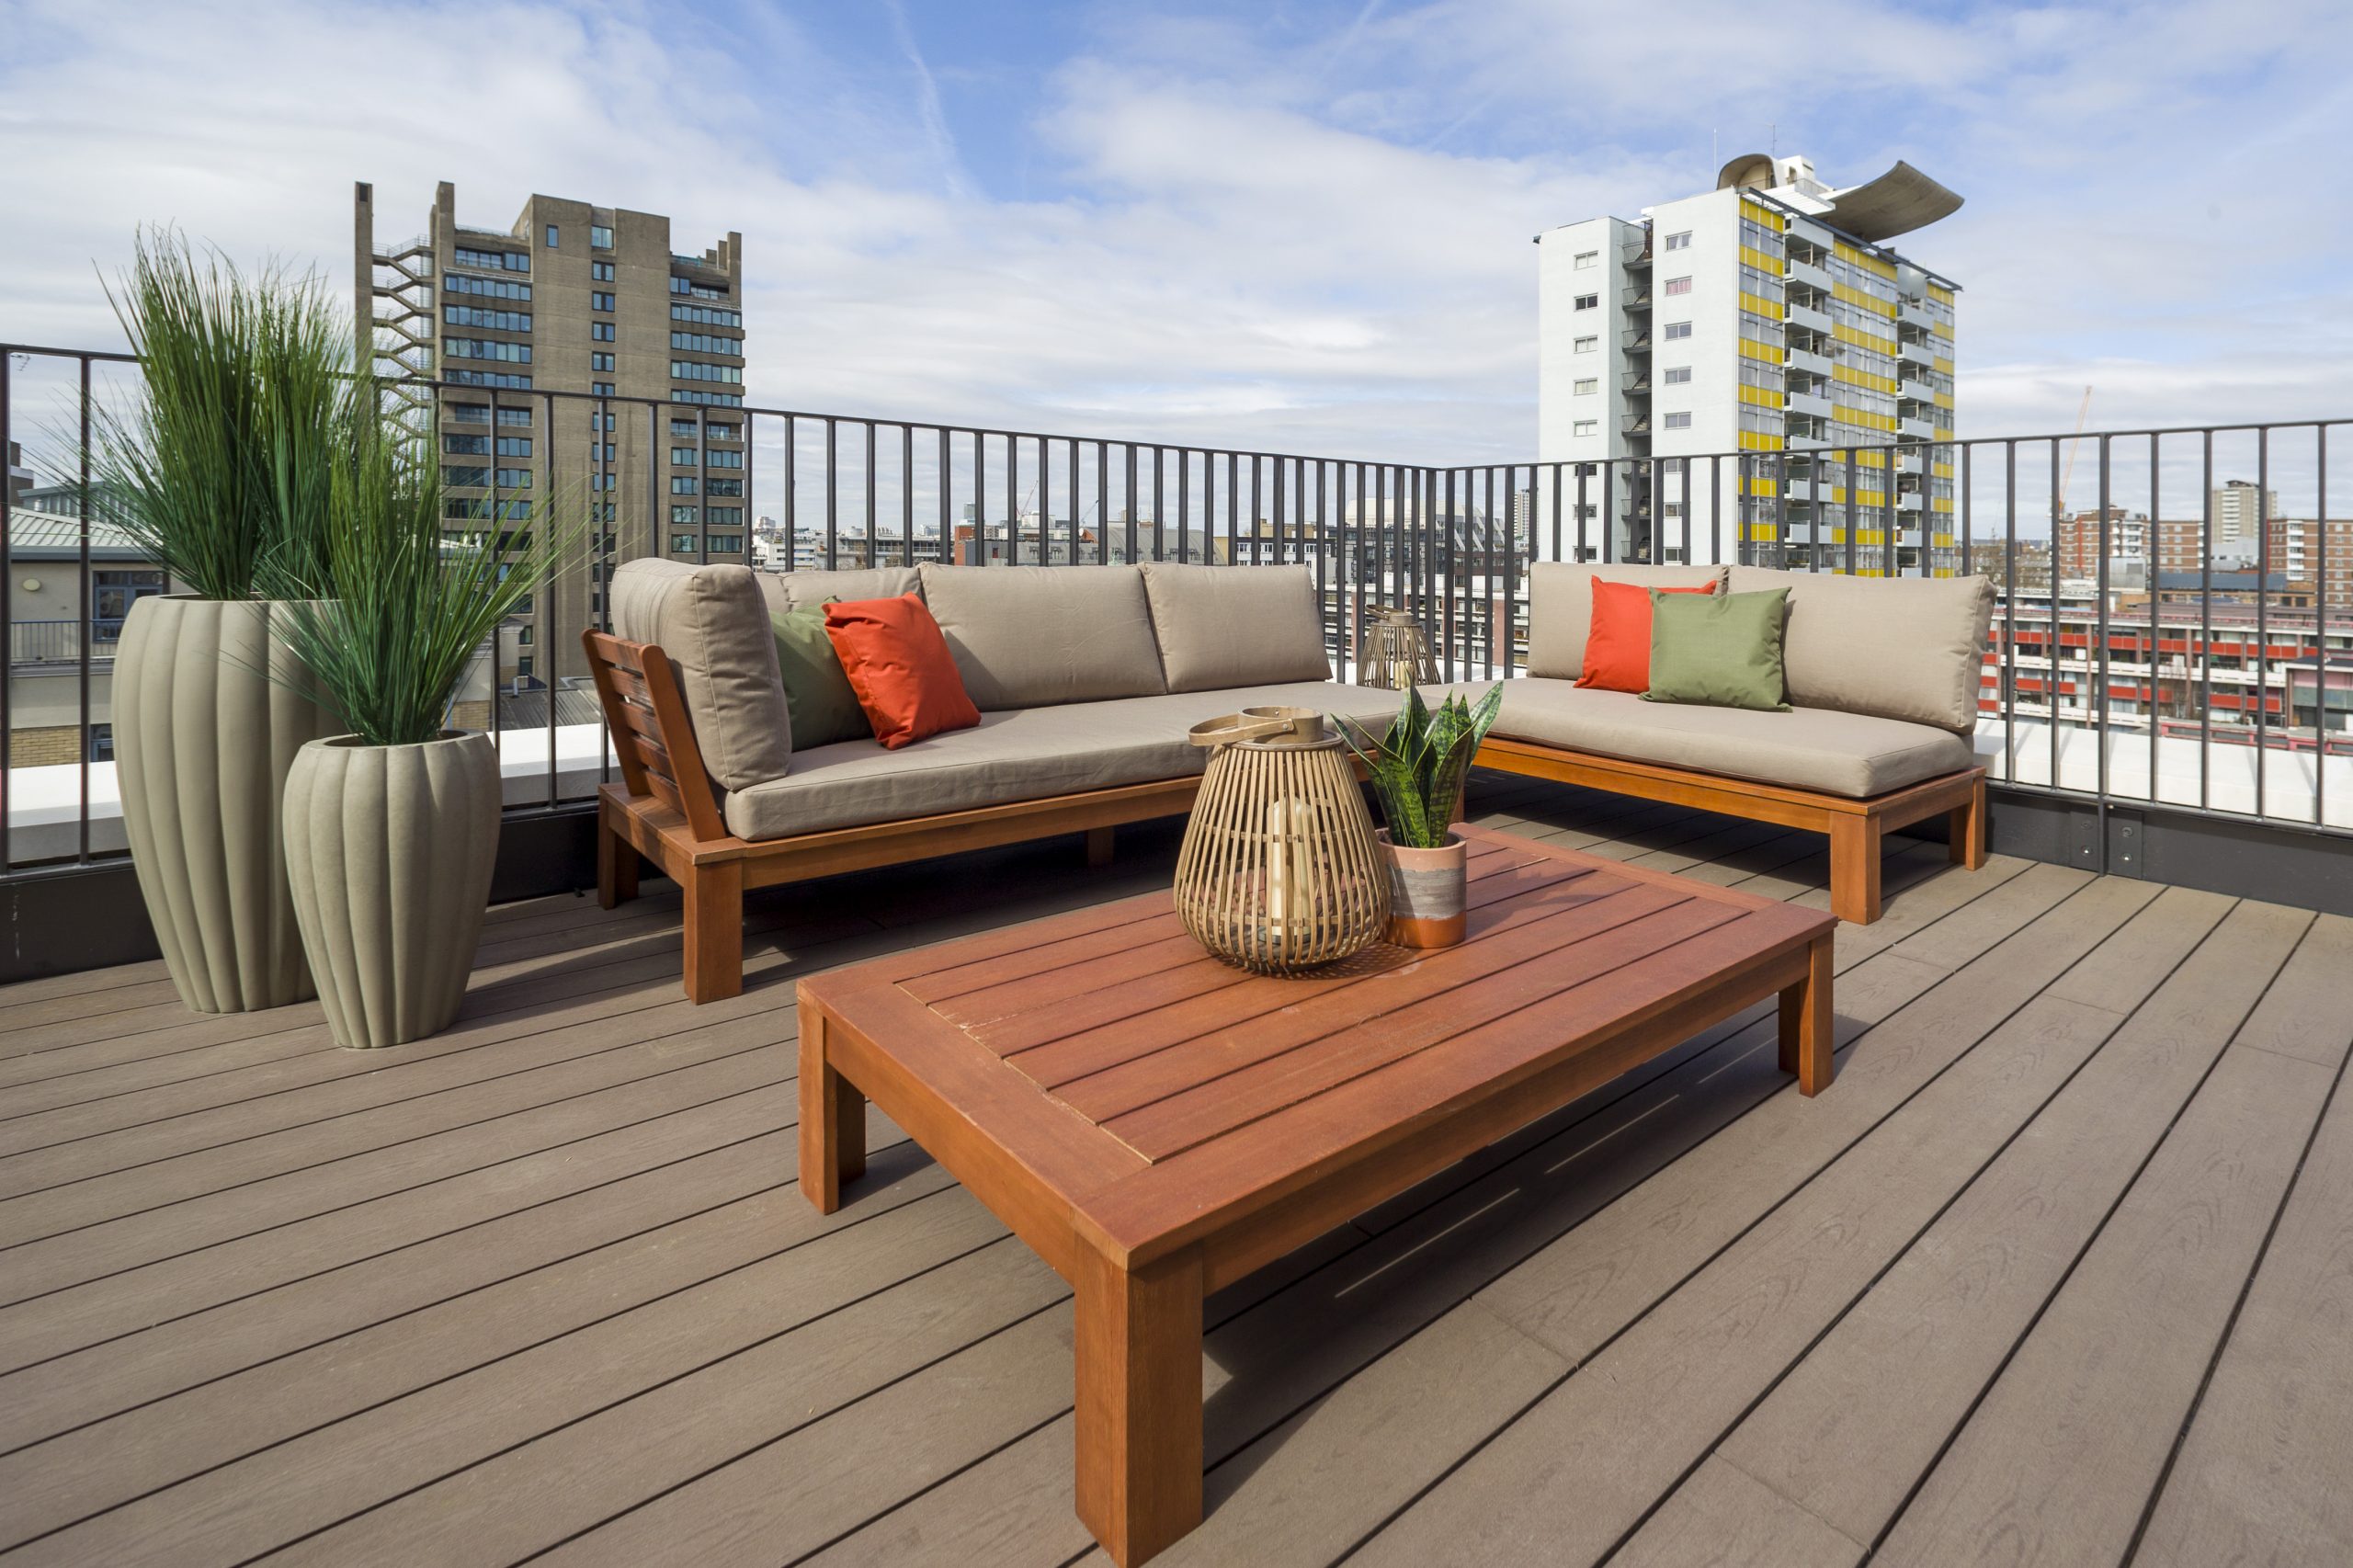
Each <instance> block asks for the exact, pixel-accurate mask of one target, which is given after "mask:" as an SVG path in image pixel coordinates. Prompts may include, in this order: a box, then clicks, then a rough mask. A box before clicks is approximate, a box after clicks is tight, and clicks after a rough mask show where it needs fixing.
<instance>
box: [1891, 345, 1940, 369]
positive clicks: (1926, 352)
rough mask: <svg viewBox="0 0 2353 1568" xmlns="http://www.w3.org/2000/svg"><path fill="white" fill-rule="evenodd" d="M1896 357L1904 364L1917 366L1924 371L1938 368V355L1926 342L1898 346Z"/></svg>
mask: <svg viewBox="0 0 2353 1568" xmlns="http://www.w3.org/2000/svg"><path fill="white" fill-rule="evenodd" d="M1895 357H1896V358H1897V359H1898V360H1899V361H1901V362H1902V363H1904V364H1906V365H1917V366H1919V367H1920V368H1921V369H1935V368H1936V363H1937V357H1936V354H1935V352H1934V351H1933V350H1932V349H1931V348H1930V347H1929V346H1928V345H1927V343H1925V342H1915V343H1904V344H1899V345H1897V346H1896V351H1895Z"/></svg>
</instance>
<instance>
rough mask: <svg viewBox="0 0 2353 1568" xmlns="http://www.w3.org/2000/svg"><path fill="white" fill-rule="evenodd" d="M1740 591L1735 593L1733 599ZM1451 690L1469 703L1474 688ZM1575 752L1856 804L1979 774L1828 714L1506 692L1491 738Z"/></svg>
mask: <svg viewBox="0 0 2353 1568" xmlns="http://www.w3.org/2000/svg"><path fill="white" fill-rule="evenodd" d="M1735 591H1737V590H1735ZM1451 689H1454V690H1459V691H1462V692H1465V693H1467V694H1469V695H1471V696H1472V697H1473V698H1475V697H1476V696H1477V695H1478V694H1479V693H1480V692H1483V691H1484V690H1485V689H1486V686H1485V684H1484V683H1475V684H1471V685H1465V686H1461V687H1453V688H1451ZM1489 733H1492V734H1495V735H1497V736H1500V737H1502V738H1504V739H1506V740H1519V741H1534V742H1536V743H1538V744H1541V745H1551V746H1563V747H1566V748H1568V749H1569V750H1572V751H1587V752H1597V753H1599V754H1600V755H1602V756H1617V757H1625V758H1627V759H1629V760H1631V761H1634V762H1651V763H1657V764H1659V765H1660V766H1662V767H1688V768H1695V769H1697V770H1699V771H1700V772H1703V773H1721V774H1723V775H1726V776H1727V777H1730V778H1751V779H1755V780H1756V781H1758V782H1760V783H1765V784H1781V785H1786V786H1788V787H1789V788H1790V789H1794V790H1818V791H1820V792H1821V793H1824V794H1828V795H1844V796H1848V797H1851V798H1854V799H1861V798H1863V797H1865V796H1869V795H1881V794H1884V793H1886V792H1887V791H1888V790H1900V789H1902V788H1903V787H1904V786H1905V785H1906V784H1916V783H1918V782H1920V781H1921V780H1922V779H1924V778H1937V777H1938V775H1940V774H1946V773H1953V772H1957V771H1959V770H1960V769H1961V768H1964V767H1974V766H1975V765H1976V760H1977V759H1976V757H1975V756H1974V754H1973V753H1972V751H1971V749H1970V746H1969V743H1968V742H1966V741H1964V740H1962V739H1961V737H1960V736H1959V735H1956V734H1954V733H1952V732H1950V731H1949V730H1943V729H1938V728H1937V727H1936V726H1934V725H1929V724H1912V723H1905V722H1902V721H1900V720H1895V719H1878V718H1872V717H1870V715H1867V714H1861V713H1841V712H1837V711H1836V710H1830V709H1824V708H1797V709H1792V710H1790V711H1789V712H1787V713H1767V712H1761V711H1757V710H1750V709H1745V708H1699V707H1686V706H1684V705H1682V704H1679V703H1663V702H1645V701H1643V699H1641V698H1640V697H1638V696H1636V695H1635V694H1634V693H1632V692H1630V691H1604V690H1600V689H1598V688H1597V687H1578V686H1572V685H1570V684H1569V683H1568V682H1566V681H1563V680H1550V679H1541V680H1540V679H1524V680H1514V681H1507V682H1506V683H1505V685H1504V704H1503V711H1502V712H1501V713H1500V714H1498V715H1497V716H1496V719H1495V729H1494V730H1493V731H1491V732H1489Z"/></svg>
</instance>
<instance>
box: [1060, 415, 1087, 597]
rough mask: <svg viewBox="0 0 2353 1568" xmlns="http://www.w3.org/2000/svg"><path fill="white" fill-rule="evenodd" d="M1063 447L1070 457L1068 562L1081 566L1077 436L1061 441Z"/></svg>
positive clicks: (1082, 563)
mask: <svg viewBox="0 0 2353 1568" xmlns="http://www.w3.org/2000/svg"><path fill="white" fill-rule="evenodd" d="M1063 452H1064V454H1065V455H1066V456H1068V458H1069V459H1070V471H1069V473H1068V476H1067V478H1068V484H1069V491H1070V551H1069V553H1070V563H1071V564H1072V565H1073V566H1083V565H1085V564H1086V562H1084V561H1082V560H1080V559H1079V556H1080V551H1079V537H1080V529H1079V526H1078V510H1079V508H1078V437H1075V436H1073V437H1070V438H1069V439H1068V440H1066V441H1064V442H1063Z"/></svg>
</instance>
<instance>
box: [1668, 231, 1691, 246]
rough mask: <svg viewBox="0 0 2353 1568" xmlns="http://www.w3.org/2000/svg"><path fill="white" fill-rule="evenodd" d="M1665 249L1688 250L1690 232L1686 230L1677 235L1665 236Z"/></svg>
mask: <svg viewBox="0 0 2353 1568" xmlns="http://www.w3.org/2000/svg"><path fill="white" fill-rule="evenodd" d="M1666 248H1667V249H1669V250H1689V249H1690V248H1691V231H1690V230H1688V229H1686V230H1684V231H1683V232H1682V233H1679V234H1669V235H1667V236H1666Z"/></svg>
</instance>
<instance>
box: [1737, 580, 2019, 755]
mask: <svg viewBox="0 0 2353 1568" xmlns="http://www.w3.org/2000/svg"><path fill="white" fill-rule="evenodd" d="M1763 588H1787V589H1789V590H1790V621H1789V628H1788V631H1786V633H1785V634H1784V635H1783V637H1782V639H1781V662H1782V666H1783V668H1784V669H1785V671H1786V672H1787V675H1788V679H1789V683H1790V701H1791V702H1794V703H1796V704H1797V705H1798V706H1799V707H1801V708H1835V709H1836V710H1839V711H1840V712H1842V713H1869V714H1871V715H1873V716H1875V717H1877V718H1881V719H1908V720H1910V721H1912V722H1914V723H1915V724H1934V725H1937V726H1938V728H1940V729H1946V730H1950V731H1952V732H1953V733H1956V734H1962V735H1966V734H1970V733H1973V732H1974V731H1975V730H1976V728H1977V692H1978V686H1979V683H1980V682H1981V681H1982V680H1983V678H1984V664H1985V640H1986V635H1987V631H1988V629H1989V628H1990V627H1991V626H1992V624H1993V619H1994V580H1993V579H1992V578H1990V577H1846V576H1840V575H1837V574H1833V573H1828V572H1819V573H1817V572H1776V571H1773V570H1771V569H1769V568H1767V567H1762V566H1735V567H1733V569H1732V592H1733V593H1735V594H1744V593H1754V592H1756V591H1757V590H1759V589H1763Z"/></svg>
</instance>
